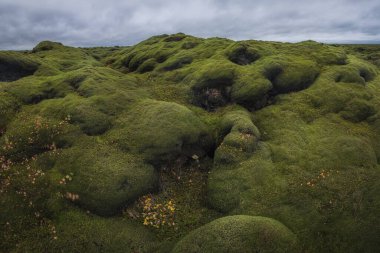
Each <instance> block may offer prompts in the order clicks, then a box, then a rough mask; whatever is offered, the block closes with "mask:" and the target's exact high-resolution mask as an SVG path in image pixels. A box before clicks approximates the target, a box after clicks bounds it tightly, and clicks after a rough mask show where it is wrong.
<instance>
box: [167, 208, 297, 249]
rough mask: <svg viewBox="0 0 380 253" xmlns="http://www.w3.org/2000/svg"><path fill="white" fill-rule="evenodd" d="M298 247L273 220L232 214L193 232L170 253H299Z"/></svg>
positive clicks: (281, 226) (278, 223)
mask: <svg viewBox="0 0 380 253" xmlns="http://www.w3.org/2000/svg"><path fill="white" fill-rule="evenodd" d="M297 244H298V242H297V238H296V236H295V235H294V234H293V233H292V232H291V231H290V230H289V229H288V228H287V227H285V226H284V225H283V224H281V223H280V222H278V221H276V220H274V219H270V218H266V217H259V216H245V215H235V216H227V217H224V218H220V219H217V220H214V221H212V222H210V223H208V224H206V225H205V226H203V227H200V228H198V229H196V230H194V231H192V232H191V233H190V234H188V235H187V236H185V237H184V238H183V239H182V240H181V241H180V242H179V243H178V244H177V245H176V246H175V247H174V249H173V251H172V252H301V251H300V249H299V246H298V245H297Z"/></svg>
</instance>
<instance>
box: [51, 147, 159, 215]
mask: <svg viewBox="0 0 380 253" xmlns="http://www.w3.org/2000/svg"><path fill="white" fill-rule="evenodd" d="M55 169H56V170H57V171H58V172H59V173H60V174H61V177H62V178H65V176H67V175H68V176H69V177H70V179H71V180H70V181H69V182H68V183H67V185H66V187H65V191H66V197H67V198H68V199H69V200H71V201H73V202H74V203H78V204H79V205H80V206H82V207H83V208H85V209H86V210H91V211H92V212H94V213H97V214H99V215H112V214H115V213H116V212H118V211H120V208H121V207H122V206H123V205H125V204H126V203H127V202H131V201H132V200H134V199H136V198H138V197H139V196H142V195H143V194H145V193H147V192H149V191H151V190H154V189H155V187H156V186H157V174H156V173H155V171H154V169H153V167H151V166H149V165H147V164H144V163H143V162H142V161H141V160H139V159H136V158H135V157H134V156H132V155H128V154H125V153H121V152H120V151H118V150H116V149H113V148H110V147H107V146H105V145H96V144H94V143H87V145H83V144H82V145H81V146H78V147H73V148H71V149H69V150H65V152H64V153H63V154H62V156H61V157H60V159H59V160H58V161H57V163H56V165H55ZM71 196H78V197H77V198H71Z"/></svg>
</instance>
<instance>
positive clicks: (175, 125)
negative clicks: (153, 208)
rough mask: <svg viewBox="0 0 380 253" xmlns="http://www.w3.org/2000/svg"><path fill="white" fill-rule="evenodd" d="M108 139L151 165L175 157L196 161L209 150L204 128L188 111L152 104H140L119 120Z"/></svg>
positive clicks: (169, 105)
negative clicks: (196, 156) (191, 158)
mask: <svg viewBox="0 0 380 253" xmlns="http://www.w3.org/2000/svg"><path fill="white" fill-rule="evenodd" d="M109 138H110V140H112V141H113V142H116V143H117V144H118V145H119V146H120V147H121V148H122V149H123V150H130V151H132V152H136V153H139V154H142V155H143V156H144V157H145V159H147V160H148V161H150V162H152V163H154V164H156V163H160V162H162V161H167V160H173V159H175V158H177V157H178V156H179V155H184V156H187V157H191V156H193V155H194V154H197V155H198V156H199V157H200V156H203V155H205V153H206V152H207V150H208V148H209V146H210V138H209V137H208V130H207V127H206V126H205V125H204V123H202V121H201V120H200V119H199V118H198V117H197V116H196V115H195V114H194V113H193V112H192V111H190V110H189V109H187V108H186V107H185V106H182V105H179V104H176V103H169V102H162V101H154V100H146V101H143V102H141V103H139V104H138V105H136V107H134V108H133V109H131V110H130V111H128V112H127V113H126V114H125V115H123V116H122V117H120V118H119V119H118V121H117V122H116V124H115V128H114V129H113V130H112V131H110V134H109Z"/></svg>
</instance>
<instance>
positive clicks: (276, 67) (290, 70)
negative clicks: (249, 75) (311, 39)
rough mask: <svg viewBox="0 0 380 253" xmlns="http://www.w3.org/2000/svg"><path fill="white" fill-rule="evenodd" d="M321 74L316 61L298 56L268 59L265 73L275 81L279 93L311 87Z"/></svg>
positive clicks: (274, 85)
mask: <svg viewBox="0 0 380 253" xmlns="http://www.w3.org/2000/svg"><path fill="white" fill-rule="evenodd" d="M318 74H319V69H318V67H317V65H316V63H315V62H313V61H311V60H306V59H302V58H300V59H297V58H291V59H289V58H288V59H286V58H279V59H276V58H274V59H273V60H268V62H267V65H266V66H265V67H264V75H265V76H266V77H267V78H268V79H269V80H270V81H271V82H272V83H273V87H274V89H275V91H276V92H277V93H288V92H293V91H299V90H303V89H306V88H307V87H309V86H310V85H311V84H312V83H313V82H314V80H315V79H316V78H317V76H318Z"/></svg>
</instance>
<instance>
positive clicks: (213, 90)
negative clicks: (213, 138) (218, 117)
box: [184, 61, 236, 110]
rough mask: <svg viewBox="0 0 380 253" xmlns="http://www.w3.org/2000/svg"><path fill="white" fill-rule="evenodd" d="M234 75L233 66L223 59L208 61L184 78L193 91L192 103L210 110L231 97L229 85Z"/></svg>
mask: <svg viewBox="0 0 380 253" xmlns="http://www.w3.org/2000/svg"><path fill="white" fill-rule="evenodd" d="M235 77H236V71H235V66H233V64H232V63H228V62H223V61H210V62H207V63H206V64H204V65H203V66H202V68H201V69H200V70H199V71H197V72H194V73H192V74H190V75H189V76H187V77H186V78H185V80H184V81H185V82H189V83H190V85H191V88H192V91H193V96H194V103H195V104H197V105H199V106H202V107H204V108H206V109H207V110H212V109H215V108H217V107H220V106H223V105H225V104H227V103H228V102H229V101H230V99H231V86H232V85H233V83H234V80H235Z"/></svg>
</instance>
